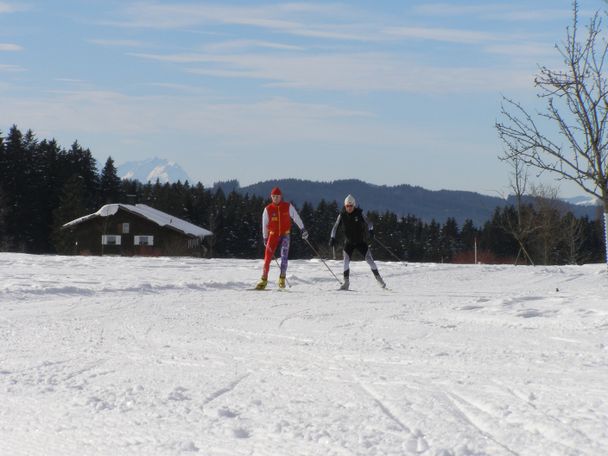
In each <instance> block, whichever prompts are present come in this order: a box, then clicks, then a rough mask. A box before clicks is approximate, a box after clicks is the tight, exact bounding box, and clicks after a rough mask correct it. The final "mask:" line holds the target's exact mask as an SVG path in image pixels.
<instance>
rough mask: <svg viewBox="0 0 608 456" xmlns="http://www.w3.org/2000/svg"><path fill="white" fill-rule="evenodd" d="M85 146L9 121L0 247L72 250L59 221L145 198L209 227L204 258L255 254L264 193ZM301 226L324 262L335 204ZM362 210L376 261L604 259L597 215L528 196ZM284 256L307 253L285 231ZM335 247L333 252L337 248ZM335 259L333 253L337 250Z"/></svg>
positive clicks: (1, 180) (303, 210)
mask: <svg viewBox="0 0 608 456" xmlns="http://www.w3.org/2000/svg"><path fill="white" fill-rule="evenodd" d="M97 169H98V168H97V164H96V162H95V159H94V158H93V155H92V154H91V151H90V150H89V149H86V148H83V147H82V146H81V145H80V144H78V142H74V143H73V144H72V145H71V147H70V148H69V149H64V148H62V147H61V146H60V145H59V144H57V142H56V141H55V140H46V139H44V140H38V139H37V138H36V136H35V135H34V133H33V132H32V131H29V130H28V131H27V132H26V133H25V134H23V133H22V132H21V131H20V130H19V129H18V128H17V127H16V126H13V127H12V128H11V129H10V130H9V132H8V133H7V134H6V135H3V134H2V132H0V251H12V252H24V253H37V254H52V253H61V254H69V253H71V248H72V247H71V246H70V245H68V244H67V243H66V242H65V239H64V233H63V231H62V230H61V226H62V225H63V224H64V223H66V222H68V221H70V220H73V219H75V218H78V217H81V216H83V215H85V214H89V213H92V212H95V211H97V210H98V209H99V207H101V206H102V205H103V204H106V203H129V204H135V203H145V204H148V205H150V206H152V207H155V208H156V209H159V210H161V211H164V212H167V213H170V214H172V215H175V216H176V217H179V218H182V219H184V220H188V221H190V222H192V223H194V224H196V225H199V226H202V227H204V228H207V229H209V230H211V231H212V232H213V233H214V236H212V237H210V238H208V239H207V240H206V242H207V243H208V245H207V247H208V250H207V252H208V255H209V256H211V257H229V258H261V257H262V253H263V245H262V234H261V213H262V210H263V208H264V206H265V205H266V204H267V203H268V199H267V198H265V197H261V196H256V195H250V194H249V193H242V192H239V191H224V190H223V189H222V187H221V186H218V187H217V188H205V187H204V186H203V185H202V184H200V183H198V184H194V185H193V184H190V183H188V182H183V183H182V182H178V183H174V184H160V183H156V184H151V183H148V184H142V183H140V182H138V181H127V180H120V179H119V178H118V177H117V173H116V167H115V166H114V161H113V160H112V158H111V157H109V158H108V159H107V161H106V162H105V166H104V167H103V169H102V170H101V172H98V171H97ZM296 207H297V209H298V210H299V212H300V214H301V216H302V219H303V221H304V223H305V224H306V226H307V228H308V230H309V232H310V239H309V240H310V242H311V243H312V244H313V245H314V246H315V247H316V248H317V249H318V250H319V251H320V253H321V255H323V256H324V257H325V258H331V257H332V255H333V252H332V251H331V250H330V248H329V247H328V245H327V243H328V240H329V233H330V231H331V227H332V226H333V223H334V221H335V219H336V217H337V214H338V210H339V208H340V206H339V205H338V203H336V201H334V200H325V199H321V200H320V201H318V202H316V203H315V204H312V203H310V202H306V201H305V202H302V203H298V204H296ZM364 209H366V210H369V212H368V216H369V218H370V219H371V220H372V221H373V222H374V225H375V232H376V236H377V238H378V240H380V242H381V243H382V245H380V244H378V243H375V244H374V250H373V252H374V256H375V257H376V258H377V259H379V260H395V259H396V258H399V259H401V260H403V261H414V262H417V261H424V262H427V261H428V262H460V263H472V262H473V261H474V256H473V255H474V250H475V246H477V252H478V260H479V261H482V262H487V263H513V262H516V261H517V262H519V263H533V264H576V263H584V262H600V261H603V247H602V245H603V244H602V236H603V234H602V233H603V229H602V226H601V224H600V222H599V221H597V220H591V219H589V218H588V217H586V216H584V217H576V216H575V215H573V214H572V213H571V212H566V211H564V210H563V206H560V205H557V204H553V203H552V202H551V201H545V200H542V201H532V202H531V203H530V204H527V205H525V206H523V207H521V208H519V210H516V209H515V208H514V207H513V206H503V207H496V209H495V210H494V213H493V215H492V217H491V219H490V220H489V221H487V222H485V223H484V224H483V225H482V226H475V224H474V223H473V221H472V220H470V219H467V220H465V221H464V222H462V223H460V224H459V223H458V222H457V221H456V219H455V218H454V217H447V219H446V220H445V221H444V222H437V221H435V220H431V221H423V219H422V218H420V217H419V216H418V215H416V214H410V215H406V216H398V215H396V214H395V213H393V212H391V211H388V210H381V209H378V208H377V207H375V206H374V205H370V207H365V208H364ZM294 233H295V234H294V236H293V241H292V249H291V252H290V256H291V257H292V258H311V257H312V256H313V255H314V253H313V252H312V249H311V248H310V247H309V246H308V245H307V244H306V243H304V242H303V241H302V240H301V239H300V237H299V233H297V228H294ZM338 250H339V249H338ZM338 255H339V252H338Z"/></svg>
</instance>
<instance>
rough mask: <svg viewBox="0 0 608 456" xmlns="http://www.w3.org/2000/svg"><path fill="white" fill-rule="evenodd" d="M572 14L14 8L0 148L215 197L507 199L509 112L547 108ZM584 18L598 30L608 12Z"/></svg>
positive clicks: (194, 6)
mask: <svg viewBox="0 0 608 456" xmlns="http://www.w3.org/2000/svg"><path fill="white" fill-rule="evenodd" d="M571 6H572V5H571V1H570V0H535V1H533V2H531V1H529V0H525V1H524V0H521V1H520V0H509V1H489V2H486V1H481V0H478V1H443V2H428V1H427V2H425V1H376V2H370V1H349V2H335V3H334V2H331V1H318V2H271V1H269V2H258V1H219V0H218V1H217V2H207V1H197V2H195V1H184V2H181V1H163V0H158V1H129V0H121V1H114V0H80V1H75V0H74V1H68V0H52V1H49V0H44V1H42V0H19V1H17V0H0V130H1V131H2V132H3V133H6V131H7V130H8V129H9V128H10V126H11V125H12V124H16V125H17V126H18V127H19V128H20V129H22V130H23V131H25V130H27V129H32V130H33V131H34V132H35V133H36V135H37V136H38V138H40V139H50V138H55V139H57V140H58V141H59V143H60V144H61V145H62V146H64V147H66V148H67V147H69V146H70V144H71V143H72V142H73V141H74V140H78V141H79V142H80V143H81V144H82V145H83V146H85V147H88V148H90V149H91V151H92V152H93V154H94V155H95V157H96V158H97V160H98V161H100V162H101V163H102V164H103V163H104V162H105V160H106V159H107V157H108V156H112V157H113V158H114V160H115V161H116V163H117V164H120V163H122V162H126V161H131V160H140V159H145V158H151V157H155V156H158V157H162V158H167V159H169V160H173V161H176V162H177V163H179V164H180V165H181V166H182V167H183V168H184V169H185V170H186V172H187V173H188V174H189V175H190V176H191V177H192V179H193V180H194V181H201V182H202V183H203V184H205V185H207V186H208V185H211V184H213V183H214V182H216V181H219V180H227V179H238V180H239V181H240V182H241V184H242V185H247V184H250V183H254V182H258V181H262V180H267V179H273V178H289V177H295V178H302V179H312V180H323V181H330V180H335V179H343V178H358V179H362V180H365V181H367V182H371V183H375V184H386V185H396V184H411V185H419V186H422V187H425V188H428V189H432V190H438V189H453V190H470V191H476V192H480V193H484V194H491V195H504V194H506V193H507V192H508V187H509V185H508V184H509V169H508V167H507V166H506V165H505V164H504V163H501V162H500V161H499V160H498V158H497V156H498V155H499V154H500V152H501V150H502V145H501V144H500V142H499V140H498V137H497V134H496V130H495V128H494V123H495V122H496V120H497V119H498V116H499V111H500V102H501V96H502V95H505V96H508V97H512V98H515V99H517V100H519V101H522V102H523V103H524V104H526V105H528V106H533V105H534V103H536V101H535V100H536V97H535V90H534V87H533V78H534V75H535V73H536V72H537V70H538V64H543V65H547V66H554V67H555V66H559V64H560V60H559V55H558V54H557V52H556V50H555V49H554V45H555V43H557V42H560V41H561V40H563V39H564V37H565V29H566V27H567V26H568V25H569V24H570V22H571ZM580 6H581V9H582V15H583V18H585V16H588V14H589V13H590V12H593V11H595V10H598V9H603V8H605V7H606V3H605V2H604V1H602V0H593V1H591V0H590V1H582V2H581V3H580ZM555 185H558V184H555ZM560 188H561V194H562V196H571V195H574V194H580V193H581V192H579V191H578V190H577V189H576V188H575V187H573V186H570V185H566V184H561V186H560Z"/></svg>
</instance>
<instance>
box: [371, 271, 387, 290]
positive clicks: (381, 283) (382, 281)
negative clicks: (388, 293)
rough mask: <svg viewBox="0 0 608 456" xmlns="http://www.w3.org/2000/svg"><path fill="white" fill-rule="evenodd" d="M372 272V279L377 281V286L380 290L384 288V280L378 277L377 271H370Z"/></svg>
mask: <svg viewBox="0 0 608 456" xmlns="http://www.w3.org/2000/svg"><path fill="white" fill-rule="evenodd" d="M372 272H373V273H374V277H376V280H377V281H378V285H380V288H386V283H384V280H382V277H380V273H379V272H378V270H377V269H374V270H372Z"/></svg>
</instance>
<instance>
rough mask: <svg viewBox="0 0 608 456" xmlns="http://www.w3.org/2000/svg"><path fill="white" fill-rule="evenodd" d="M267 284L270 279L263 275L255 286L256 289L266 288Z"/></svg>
mask: <svg viewBox="0 0 608 456" xmlns="http://www.w3.org/2000/svg"><path fill="white" fill-rule="evenodd" d="M267 284H268V279H266V278H264V277H262V278H261V279H260V281H259V282H258V284H257V285H256V286H255V289H256V290H265V289H266V285H267Z"/></svg>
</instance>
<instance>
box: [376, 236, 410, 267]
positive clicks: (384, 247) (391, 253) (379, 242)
mask: <svg viewBox="0 0 608 456" xmlns="http://www.w3.org/2000/svg"><path fill="white" fill-rule="evenodd" d="M374 239H375V240H376V242H377V243H378V244H380V246H381V247H382V248H383V249H384V250H386V251H387V252H388V253H389V254H390V255H391V256H393V257H395V258H396V259H397V260H399V262H400V263H401V264H402V265H403V266H407V263H405V262H404V261H403V260H402V259H401V258H399V257H398V256H397V255H395V254H394V253H393V251H392V250H391V249H389V248H388V247H387V246H385V245H384V244H383V243H382V242H381V241H380V239H378V238H377V237H375V236H374Z"/></svg>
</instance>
